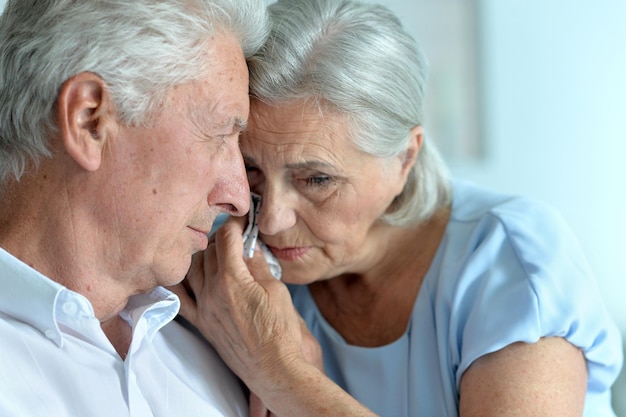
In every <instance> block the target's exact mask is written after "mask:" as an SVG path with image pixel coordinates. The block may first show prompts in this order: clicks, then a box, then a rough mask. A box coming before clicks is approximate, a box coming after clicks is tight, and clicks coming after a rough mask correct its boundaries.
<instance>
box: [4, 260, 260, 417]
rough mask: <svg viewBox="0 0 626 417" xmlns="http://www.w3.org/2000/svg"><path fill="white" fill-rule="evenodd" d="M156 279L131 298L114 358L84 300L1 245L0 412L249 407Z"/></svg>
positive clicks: (189, 412) (114, 415) (238, 410)
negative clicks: (129, 334) (124, 340)
mask: <svg viewBox="0 0 626 417" xmlns="http://www.w3.org/2000/svg"><path fill="white" fill-rule="evenodd" d="M178 308H179V300H178V298H177V297H176V296H175V295H174V294H173V293H171V292H169V291H167V290H166V289H164V288H157V289H155V290H154V291H153V292H151V293H150V294H144V295H137V296H133V297H131V299H130V300H129V303H128V305H127V306H126V308H125V309H124V311H123V312H122V313H121V316H122V317H123V318H124V319H125V320H127V321H128V322H129V324H130V325H131V326H132V329H133V339H132V343H131V346H130V349H129V352H128V354H127V356H126V360H124V361H123V360H122V359H121V358H120V357H119V355H118V354H117V353H116V351H115V349H114V348H113V346H112V345H111V343H110V342H109V340H108V339H107V338H106V336H105V334H104V332H103V331H102V328H101V327H100V322H99V320H98V319H97V318H96V317H95V316H94V311H93V308H92V306H91V303H90V302H89V301H88V300H87V298H85V297H83V296H82V295H80V294H78V293H76V292H73V291H70V290H68V289H67V288H65V287H63V286H62V285H60V284H58V283H56V282H54V281H52V280H50V279H48V278H46V277H45V276H43V275H41V274H40V273H38V272H37V271H35V270H34V269H32V268H30V267H29V266H27V265H26V264H24V263H23V262H21V261H20V260H18V259H17V258H15V257H13V256H12V255H11V254H9V253H8V252H6V251H5V250H3V249H2V248H0V416H3V417H13V416H43V415H46V416H55V417H65V416H67V417H70V416H72V417H98V416H103V417H104V416H106V417H123V416H133V417H140V416H141V417H143V416H176V417H185V416H189V417H191V416H193V417H199V416H203V417H205V416H247V415H248V408H247V403H246V401H245V398H244V395H243V392H242V389H241V386H240V384H239V382H238V380H237V379H236V378H235V377H234V376H233V374H232V373H231V372H230V371H229V370H228V368H227V367H226V366H225V365H224V364H223V362H222V361H221V360H220V359H219V357H218V355H217V354H216V353H215V351H214V350H213V349H212V348H211V347H210V346H209V345H208V344H207V343H206V342H204V341H203V340H201V339H200V338H198V337H197V336H196V335H194V334H193V333H191V332H189V331H188V330H186V329H185V328H183V327H182V326H181V325H180V324H179V323H177V322H175V321H172V319H173V318H174V317H175V316H176V313H177V312H178Z"/></svg>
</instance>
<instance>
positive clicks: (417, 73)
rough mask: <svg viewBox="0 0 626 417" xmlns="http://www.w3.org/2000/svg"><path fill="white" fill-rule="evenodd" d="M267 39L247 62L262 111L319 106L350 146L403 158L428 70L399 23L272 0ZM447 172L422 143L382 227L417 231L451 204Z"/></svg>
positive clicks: (333, 1)
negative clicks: (340, 124) (340, 125)
mask: <svg viewBox="0 0 626 417" xmlns="http://www.w3.org/2000/svg"><path fill="white" fill-rule="evenodd" d="M269 10H270V17H271V19H272V23H273V26H272V32H271V33H270V37H269V39H268V41H267V43H266V44H265V45H264V46H263V47H262V48H261V50H260V51H259V52H258V53H257V54H256V55H255V56H253V57H252V58H251V59H250V60H249V68H250V93H251V95H252V96H254V97H255V98H257V99H259V100H261V101H263V102H266V103H268V104H280V103H281V102H283V103H284V102H289V101H294V100H308V101H311V100H312V101H313V102H316V103H318V105H319V108H320V111H327V110H330V111H335V112H338V113H340V114H341V115H342V116H343V117H345V119H346V122H347V123H348V127H349V129H348V130H349V131H350V132H351V137H350V139H351V140H353V142H354V143H355V144H356V146H357V147H359V148H360V149H361V150H363V151H364V152H367V153H369V154H372V155H374V156H377V157H381V158H388V157H393V156H398V155H402V154H403V153H404V152H406V150H407V146H408V141H409V138H410V135H409V132H410V130H411V129H412V128H413V127H415V126H417V125H422V124H423V119H424V110H423V102H424V93H425V88H426V83H427V63H426V60H425V58H424V56H423V55H422V53H421V52H420V50H419V47H418V46H417V44H416V42H415V40H414V39H413V38H412V37H411V36H410V35H409V34H408V33H407V32H406V31H405V30H404V29H403V28H402V25H401V23H400V21H399V20H398V18H397V17H396V16H395V15H394V14H393V13H392V12H391V11H390V10H388V9H387V8H385V7H383V6H380V5H373V4H365V3H359V2H354V1H350V0H278V1H277V2H276V3H274V4H272V5H270V7H269ZM450 194H451V192H450V186H449V181H448V173H447V169H446V167H445V165H444V163H443V161H442V159H441V157H440V156H439V153H438V152H437V150H436V149H435V148H434V146H433V144H432V143H429V141H428V140H424V143H423V146H422V149H421V152H420V154H419V156H418V160H417V162H416V164H415V166H414V167H413V169H412V170H411V173H410V174H409V178H408V180H407V184H406V186H405V188H404V190H403V192H402V194H400V195H399V196H398V197H397V198H396V200H395V201H394V202H393V203H392V206H391V207H390V209H389V210H388V211H387V213H386V214H385V215H384V220H385V221H387V222H388V223H389V224H392V225H396V226H407V225H414V224H418V223H420V222H422V221H424V220H425V219H427V218H429V217H430V216H431V215H432V214H433V213H434V212H435V210H437V209H438V208H439V207H442V206H445V205H447V204H449V202H450V199H451V197H450Z"/></svg>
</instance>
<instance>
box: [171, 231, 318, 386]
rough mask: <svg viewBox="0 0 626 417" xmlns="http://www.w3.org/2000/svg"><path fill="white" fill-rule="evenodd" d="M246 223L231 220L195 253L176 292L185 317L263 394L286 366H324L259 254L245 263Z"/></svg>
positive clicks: (283, 288)
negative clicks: (266, 382)
mask: <svg viewBox="0 0 626 417" xmlns="http://www.w3.org/2000/svg"><path fill="white" fill-rule="evenodd" d="M244 222H245V219H230V220H229V221H227V222H226V223H225V224H224V225H223V226H222V227H221V228H220V229H219V230H218V231H217V232H216V235H215V239H214V240H212V241H211V242H210V244H209V247H208V248H207V250H205V251H204V252H202V253H197V254H196V255H194V257H193V260H192V265H191V268H190V270H189V272H188V274H187V277H186V280H185V282H184V284H181V285H178V286H177V287H174V288H172V290H173V291H174V292H176V293H177V294H178V296H179V298H180V299H181V310H180V314H181V315H182V316H183V317H184V318H185V319H187V320H188V321H189V322H191V323H192V324H193V325H194V326H196V327H197V328H198V330H200V332H201V333H202V334H203V335H204V336H205V337H206V338H207V340H209V342H211V344H212V345H213V346H214V347H215V348H216V349H217V351H218V352H219V353H220V355H221V357H222V359H223V360H224V361H225V362H226V363H227V364H228V365H229V366H230V368H231V369H232V370H233V371H234V372H235V373H236V374H237V375H238V376H239V377H240V378H241V379H242V380H243V381H244V382H246V384H248V387H249V388H250V389H251V390H252V391H253V392H256V393H261V391H262V390H263V389H264V388H263V387H264V386H267V385H268V384H265V383H264V382H265V381H267V379H268V378H271V377H272V376H273V375H274V374H275V373H276V369H281V368H282V367H284V366H285V364H286V363H290V362H292V361H295V362H297V361H307V362H309V363H313V364H314V365H315V366H316V367H317V368H318V369H320V370H323V365H322V358H321V349H320V347H319V344H318V343H317V341H316V340H315V338H314V337H313V335H311V333H310V332H309V331H308V329H307V328H306V325H305V324H304V322H303V320H302V319H301V318H300V316H299V314H298V313H297V311H296V310H295V308H294V307H293V304H292V302H291V296H290V294H289V291H288V290H287V288H286V286H285V285H284V284H283V283H282V282H280V281H277V280H276V279H275V278H274V277H272V275H271V273H270V271H269V268H268V266H267V263H266V262H265V260H264V259H263V257H262V255H261V254H260V251H255V257H254V258H252V259H249V260H246V261H244V259H243V242H242V237H241V236H242V233H243V228H244ZM251 271H252V272H251Z"/></svg>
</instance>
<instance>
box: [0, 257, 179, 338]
mask: <svg viewBox="0 0 626 417" xmlns="http://www.w3.org/2000/svg"><path fill="white" fill-rule="evenodd" d="M0 288H2V291H0V311H2V312H3V313H5V314H7V315H9V316H11V317H14V318H15V319H17V320H19V321H22V322H24V323H27V324H29V325H31V326H33V327H34V328H36V329H37V330H39V331H40V332H42V333H43V334H44V335H45V336H46V337H47V338H49V339H51V340H52V341H54V342H55V343H56V344H57V345H58V346H61V345H62V340H63V337H62V333H61V331H60V330H59V326H58V320H63V319H64V318H65V317H67V316H75V315H76V314H80V315H81V316H83V317H85V316H87V317H91V318H95V315H94V311H93V307H92V305H91V303H90V302H89V300H88V299H87V298H86V297H84V296H83V295H81V294H79V293H76V292H74V291H71V290H69V289H67V288H66V287H64V286H63V285H61V284H59V283H58V282H56V281H53V280H51V279H50V278H48V277H46V276H44V275H43V274H41V273H40V272H38V271H37V270H35V269H33V268H31V267H30V266H28V265H26V264H25V263H24V262H22V261H21V260H19V259H18V258H16V257H14V256H13V255H11V254H10V253H8V252H7V251H5V250H4V249H2V248H0ZM179 308H180V301H179V299H178V297H177V296H176V295H175V294H174V293H172V292H171V291H168V290H166V289H165V288H162V287H158V288H156V289H154V290H153V291H152V292H150V293H147V294H138V295H134V296H132V297H130V298H129V301H128V304H127V306H126V308H124V310H123V311H122V312H121V313H120V315H121V316H122V317H123V318H124V319H125V320H127V321H128V322H129V324H130V325H131V326H133V327H134V326H135V324H136V323H139V322H140V321H141V320H142V319H145V321H146V325H147V326H146V333H147V335H148V336H149V337H152V336H153V335H154V334H155V333H156V332H157V331H158V330H159V329H160V328H161V327H163V326H164V325H165V324H167V323H169V322H170V321H171V320H172V319H173V318H174V317H175V316H176V314H177V313H178V310H179Z"/></svg>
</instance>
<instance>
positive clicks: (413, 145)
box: [400, 125, 424, 180]
mask: <svg viewBox="0 0 626 417" xmlns="http://www.w3.org/2000/svg"><path fill="white" fill-rule="evenodd" d="M410 135H411V137H410V138H409V144H408V147H407V149H406V152H404V153H403V154H402V155H401V156H400V157H401V158H402V159H401V162H402V176H403V177H404V178H405V180H406V177H407V175H408V174H409V171H411V168H412V167H413V165H415V161H417V156H418V155H419V153H420V149H422V143H423V142H424V129H423V128H422V126H419V125H417V126H414V127H413V128H412V129H411V133H410Z"/></svg>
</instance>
